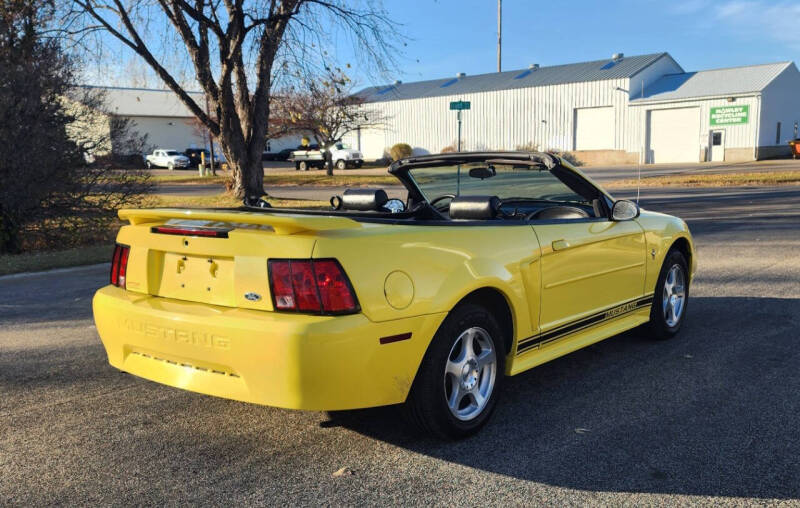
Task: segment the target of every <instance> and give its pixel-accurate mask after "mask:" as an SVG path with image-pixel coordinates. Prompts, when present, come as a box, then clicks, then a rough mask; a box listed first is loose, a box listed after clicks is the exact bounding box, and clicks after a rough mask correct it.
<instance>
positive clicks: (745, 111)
mask: <svg viewBox="0 0 800 508" xmlns="http://www.w3.org/2000/svg"><path fill="white" fill-rule="evenodd" d="M749 116H750V106H748V105H744V106H722V107H719V108H711V118H710V120H711V121H710V124H711V125H735V124H741V123H747V121H748V120H749V118H748V117H749Z"/></svg>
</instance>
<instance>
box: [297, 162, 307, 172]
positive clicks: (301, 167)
mask: <svg viewBox="0 0 800 508" xmlns="http://www.w3.org/2000/svg"><path fill="white" fill-rule="evenodd" d="M297 169H299V170H300V171H308V163H307V162H306V161H300V162H298V163H297Z"/></svg>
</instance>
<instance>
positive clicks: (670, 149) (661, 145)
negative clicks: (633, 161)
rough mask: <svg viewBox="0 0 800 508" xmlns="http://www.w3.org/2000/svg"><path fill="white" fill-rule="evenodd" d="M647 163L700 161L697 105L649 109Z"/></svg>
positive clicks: (698, 111)
mask: <svg viewBox="0 0 800 508" xmlns="http://www.w3.org/2000/svg"><path fill="white" fill-rule="evenodd" d="M647 116H648V122H647V132H648V145H647V162H650V163H659V162H698V161H699V160H700V108H676V109H654V110H651V111H648V115H647Z"/></svg>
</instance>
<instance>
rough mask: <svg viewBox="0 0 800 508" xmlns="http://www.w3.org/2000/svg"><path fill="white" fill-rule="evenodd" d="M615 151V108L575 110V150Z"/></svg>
mask: <svg viewBox="0 0 800 508" xmlns="http://www.w3.org/2000/svg"><path fill="white" fill-rule="evenodd" d="M613 149H614V108H612V107H610V106H609V107H603V108H581V109H576V110H575V150H613Z"/></svg>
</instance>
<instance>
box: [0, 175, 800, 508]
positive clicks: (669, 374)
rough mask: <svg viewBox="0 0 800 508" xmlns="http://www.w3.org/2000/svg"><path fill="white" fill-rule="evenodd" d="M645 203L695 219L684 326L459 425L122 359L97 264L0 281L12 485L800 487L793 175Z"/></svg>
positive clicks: (673, 499)
mask: <svg viewBox="0 0 800 508" xmlns="http://www.w3.org/2000/svg"><path fill="white" fill-rule="evenodd" d="M633 192H634V193H635V190H634V191H633ZM624 194H625V193H617V195H620V196H622V195H624ZM628 195H630V191H628ZM642 205H643V206H644V207H646V208H649V209H653V210H658V211H664V212H667V213H673V214H676V215H679V216H681V217H684V218H686V219H687V221H688V222H689V225H690V227H691V228H692V231H693V233H694V235H695V240H696V243H697V247H698V250H699V274H698V277H697V279H696V281H695V284H694V285H693V287H692V300H691V303H690V305H689V309H688V312H689V313H688V317H687V321H686V323H685V328H684V329H683V331H682V333H681V335H680V336H678V337H677V338H676V339H674V340H671V341H667V342H655V341H653V340H650V339H649V338H648V337H647V336H646V334H644V333H643V332H641V331H633V332H628V333H625V334H623V335H620V336H617V337H614V338H612V339H609V340H606V341H604V342H602V343H599V344H596V345H593V346H591V347H589V348H587V349H584V350H582V351H578V352H576V353H573V354H571V355H569V356H567V357H564V358H561V359H558V360H556V361H553V362H551V363H549V364H545V365H543V366H541V367H539V368H537V369H534V370H533V371H529V372H527V373H524V374H522V375H519V376H516V377H514V378H511V379H510V380H509V382H508V383H507V384H506V390H505V393H504V397H503V399H502V400H501V404H500V406H499V408H498V411H497V412H496V414H495V415H494V418H493V420H492V422H491V423H490V424H489V425H488V426H487V427H486V428H485V429H484V431H483V432H482V433H480V434H479V435H477V436H475V437H474V438H471V439H469V440H466V441H463V442H458V443H442V442H437V441H433V440H430V439H427V438H423V437H419V436H416V435H414V434H411V433H409V432H408V431H407V429H406V428H405V427H404V425H403V423H402V421H401V420H400V419H399V415H398V414H397V411H396V410H395V409H394V408H385V409H377V410H368V411H361V412H356V413H352V414H347V415H344V416H343V417H341V418H337V419H335V420H330V419H329V418H328V416H327V415H325V414H324V413H313V412H296V411H286V410H279V409H273V408H267V407H260V406H254V405H248V404H243V403H238V402H232V401H226V400H221V399H215V398H211V397H206V396H202V395H196V394H192V393H188V392H184V391H180V390H178V389H173V388H169V387H164V386H160V385H157V384H155V383H151V382H148V381H144V380H141V379H137V378H135V377H132V376H130V375H126V374H122V373H120V372H118V371H116V370H114V369H112V368H111V367H109V366H108V364H107V363H106V358H105V354H104V351H103V348H102V346H101V344H100V342H99V339H98V338H97V334H96V331H95V329H94V327H93V324H92V319H91V309H90V301H91V296H92V293H93V291H94V290H95V289H96V288H97V287H99V286H101V285H103V284H105V283H106V279H107V272H106V268H105V267H89V268H82V269H78V270H73V271H68V272H55V273H51V274H43V275H35V276H22V277H11V278H3V279H0V504H14V505H41V504H55V503H58V504H98V503H102V504H179V503H197V504H222V503H224V504H240V503H241V504H270V505H277V504H292V505H295V504H314V505H318V504H330V505H362V504H385V503H391V504H401V503H403V504H406V503H415V504H423V503H424V504H434V503H435V504H448V505H482V504H491V505H506V504H545V505H563V504H569V505H586V504H607V505H621V504H630V505H641V504H669V505H672V504H689V503H694V504H709V505H711V504H719V503H721V502H726V501H727V502H732V503H735V504H751V503H758V504H762V503H768V502H769V501H770V500H778V501H782V502H786V503H789V504H794V503H797V502H798V499H800V439H798V421H800V420H799V419H798V415H799V414H800V348H798V344H800V332H798V326H800V256H798V252H800V187H780V188H717V189H645V190H644V192H643V194H642ZM341 468H347V469H346V473H345V474H342V475H338V476H334V472H336V471H338V470H340V469H341Z"/></svg>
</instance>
